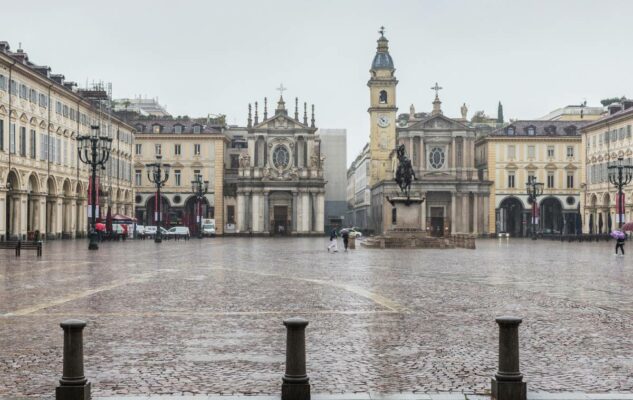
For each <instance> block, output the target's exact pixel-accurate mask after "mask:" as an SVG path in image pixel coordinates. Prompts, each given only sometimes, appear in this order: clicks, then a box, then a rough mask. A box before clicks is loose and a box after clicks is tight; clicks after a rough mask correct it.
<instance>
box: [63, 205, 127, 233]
mask: <svg viewBox="0 0 633 400" xmlns="http://www.w3.org/2000/svg"><path fill="white" fill-rule="evenodd" d="M126 215H127V214H126ZM76 236H77V199H76V198H71V199H70V237H71V238H73V239H74V238H75V237H76Z"/></svg>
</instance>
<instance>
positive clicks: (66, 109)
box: [63, 104, 68, 118]
mask: <svg viewBox="0 0 633 400" xmlns="http://www.w3.org/2000/svg"><path fill="white" fill-rule="evenodd" d="M63 110H64V111H63V115H64V117H66V118H68V106H67V105H66V104H64V108H63Z"/></svg>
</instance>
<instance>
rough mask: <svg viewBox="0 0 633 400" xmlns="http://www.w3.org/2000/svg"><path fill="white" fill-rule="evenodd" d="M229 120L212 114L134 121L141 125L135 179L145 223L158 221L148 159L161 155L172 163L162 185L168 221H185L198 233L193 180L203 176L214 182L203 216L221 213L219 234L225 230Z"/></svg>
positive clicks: (163, 217)
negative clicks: (225, 164) (211, 115)
mask: <svg viewBox="0 0 633 400" xmlns="http://www.w3.org/2000/svg"><path fill="white" fill-rule="evenodd" d="M223 121H224V120H223V119H222V120H221V121H217V120H210V119H206V118H200V119H189V118H186V119H185V118H183V119H173V118H168V119H165V118H161V119H139V120H134V121H130V124H131V125H133V126H134V128H135V129H136V142H135V144H134V184H135V186H136V197H135V203H136V212H135V215H136V218H137V220H138V221H139V222H138V223H139V224H144V225H156V221H155V210H156V206H157V201H156V186H155V185H154V184H152V183H151V182H150V181H149V179H148V170H147V167H146V165H147V164H148V163H153V162H155V161H156V159H157V158H156V156H161V160H162V162H163V163H168V164H170V166H171V171H170V174H169V177H168V179H167V181H166V182H165V186H164V187H163V188H162V189H161V199H160V200H161V204H160V210H161V224H162V226H164V227H169V226H176V225H185V226H188V227H189V228H190V231H191V232H192V234H193V233H195V232H197V230H198V224H197V223H196V219H197V211H196V203H197V199H196V196H195V195H194V193H193V192H192V185H191V182H192V181H193V180H195V179H197V177H198V176H200V177H201V178H202V180H203V181H208V182H209V183H208V192H207V194H206V195H205V196H204V201H203V204H202V206H201V208H202V216H203V217H204V218H213V219H215V224H216V234H218V235H222V234H223V233H224V227H225V215H226V212H225V210H224V156H225V147H226V144H227V143H228V139H227V137H226V135H225V134H224V131H225V126H224V124H223Z"/></svg>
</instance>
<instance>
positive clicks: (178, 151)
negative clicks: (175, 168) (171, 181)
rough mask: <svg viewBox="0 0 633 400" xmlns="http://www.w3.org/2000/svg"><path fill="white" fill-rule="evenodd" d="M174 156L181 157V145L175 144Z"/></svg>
mask: <svg viewBox="0 0 633 400" xmlns="http://www.w3.org/2000/svg"><path fill="white" fill-rule="evenodd" d="M174 154H175V155H177V156H179V155H180V145H179V144H175V145H174Z"/></svg>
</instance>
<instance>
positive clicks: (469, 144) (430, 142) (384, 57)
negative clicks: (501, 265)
mask: <svg viewBox="0 0 633 400" xmlns="http://www.w3.org/2000/svg"><path fill="white" fill-rule="evenodd" d="M370 74H371V76H370V79H369V81H368V82H367V86H369V92H370V107H369V109H368V112H369V116H370V127H371V128H370V149H369V151H370V159H371V162H370V183H369V185H370V188H371V214H372V216H371V222H372V223H373V229H374V232H376V233H385V232H386V231H388V230H390V229H393V228H398V226H397V225H398V221H397V218H396V217H395V208H394V206H393V205H392V204H391V203H390V202H389V198H390V197H391V198H393V197H396V196H398V195H399V190H400V189H399V188H398V186H397V185H396V183H395V180H394V178H395V176H394V175H395V168H396V166H397V159H395V157H396V154H395V149H396V147H397V146H398V145H400V144H403V145H404V146H405V148H406V153H407V156H408V157H409V158H410V159H411V163H412V165H413V168H414V171H415V180H414V181H413V183H412V184H411V191H410V193H411V196H412V197H413V196H416V197H419V198H423V199H424V201H423V202H422V203H421V204H420V205H418V204H412V205H410V207H421V210H420V212H419V213H417V215H420V218H419V222H418V223H419V228H420V229H422V230H425V231H426V232H427V234H429V235H432V236H447V235H450V234H457V233H468V234H476V235H480V234H481V235H483V234H487V233H488V232H487V229H488V226H487V225H488V224H487V223H486V222H487V221H488V209H489V204H488V202H489V194H490V186H491V185H492V182H490V181H485V180H480V179H479V177H478V174H477V169H476V165H475V139H476V132H475V129H474V128H472V127H470V126H468V125H467V122H466V115H465V114H466V113H467V110H466V108H465V106H464V107H462V110H461V111H462V118H449V117H447V116H445V115H444V113H443V111H442V108H441V105H442V102H441V101H440V98H439V90H440V89H441V87H439V86H438V85H437V83H436V84H435V87H433V88H432V89H433V90H435V100H434V101H433V103H432V104H433V109H432V111H431V112H428V113H426V112H421V113H416V112H415V108H414V106H413V105H412V106H411V107H410V112H409V113H408V114H400V115H398V116H397V114H396V113H397V111H398V108H397V103H396V86H397V85H398V80H397V79H396V77H395V67H394V63H393V59H392V57H391V55H390V54H389V41H388V40H387V38H386V37H385V36H384V31H383V30H381V31H380V38H379V39H378V47H377V51H376V55H375V56H374V60H373V62H372V66H371V70H370ZM409 225H410V224H409Z"/></svg>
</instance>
